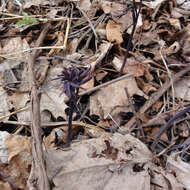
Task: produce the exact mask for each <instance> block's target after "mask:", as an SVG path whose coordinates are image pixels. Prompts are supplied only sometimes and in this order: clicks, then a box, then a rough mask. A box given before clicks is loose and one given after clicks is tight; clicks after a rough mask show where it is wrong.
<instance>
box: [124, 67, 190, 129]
mask: <svg viewBox="0 0 190 190" xmlns="http://www.w3.org/2000/svg"><path fill="white" fill-rule="evenodd" d="M189 71H190V66H188V67H186V68H184V69H183V70H182V71H180V72H178V73H177V74H175V75H174V76H173V78H172V80H173V83H175V82H177V81H178V80H180V78H181V77H182V76H183V75H185V74H186V73H187V72H189ZM170 87H171V81H170V80H167V81H166V82H165V83H164V84H163V86H162V87H161V88H160V89H159V90H157V92H155V93H154V94H152V96H151V97H150V98H149V100H147V101H146V103H145V104H144V105H143V106H142V107H141V108H140V110H139V111H138V114H142V113H145V112H146V111H147V110H148V109H149V108H150V107H151V106H152V105H153V104H154V103H155V102H156V101H157V100H158V99H159V98H160V97H161V96H162V95H163V94H164V93H165V92H166V91H167V90H168V89H169V88H170ZM135 122H136V117H132V118H131V119H130V120H129V122H128V123H127V124H126V125H125V128H126V130H124V132H125V131H126V132H127V131H128V130H129V129H131V128H132V127H133V126H134V124H135Z"/></svg>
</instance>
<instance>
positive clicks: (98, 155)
mask: <svg viewBox="0 0 190 190" xmlns="http://www.w3.org/2000/svg"><path fill="white" fill-rule="evenodd" d="M46 158H47V159H46V162H47V167H48V175H49V177H50V178H52V180H53V183H54V185H55V187H54V188H53V190H63V189H67V190H70V189H74V188H77V189H78V190H80V189H97V188H98V189H103V188H104V189H106V190H111V189H113V190H114V189H121V190H131V189H134V188H135V189H136V190H144V189H150V176H149V172H148V167H146V166H145V165H146V163H148V162H149V161H151V160H152V154H151V152H150V151H149V150H148V148H147V147H146V146H145V145H144V144H143V143H141V142H140V141H139V140H138V139H136V138H135V137H132V136H131V135H124V136H123V135H120V134H118V133H115V134H114V135H113V136H112V137H109V136H108V137H106V136H102V137H101V138H98V139H90V140H84V141H82V142H79V143H75V144H73V145H72V147H71V149H70V150H67V151H61V150H51V151H49V152H47V155H46ZM136 164H139V165H141V166H142V167H143V169H142V170H141V171H135V169H134V166H135V165H136ZM58 166H59V167H58ZM126 178H127V179H128V180H125V179H126ZM68 179H69V180H68ZM129 180H130V183H128V181H129ZM137 180H138V182H139V183H138V184H137V183H136V181H137ZM139 184H140V185H139Z"/></svg>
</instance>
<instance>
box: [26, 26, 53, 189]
mask: <svg viewBox="0 0 190 190" xmlns="http://www.w3.org/2000/svg"><path fill="white" fill-rule="evenodd" d="M50 26H51V24H49V23H48V24H47V25H45V27H44V29H43V30H42V32H41V34H40V36H39V38H38V40H37V42H36V47H39V46H40V45H41V44H42V42H43V40H44V38H45V36H46V34H47V32H48V29H49V28H50ZM37 55H38V51H37V50H34V51H33V52H32V53H31V56H30V57H29V60H28V66H29V79H30V80H29V82H30V88H31V112H30V115H31V132H32V138H33V139H32V156H33V162H32V169H31V173H30V177H29V179H28V182H27V185H28V188H29V189H30V190H31V189H39V190H50V184H49V181H48V177H47V173H46V168H45V163H44V159H43V156H44V155H43V150H42V129H41V126H40V94H39V92H38V87H37V85H36V79H35V73H34V65H35V59H36V57H37Z"/></svg>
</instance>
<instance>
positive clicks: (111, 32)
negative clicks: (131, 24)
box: [106, 20, 123, 44]
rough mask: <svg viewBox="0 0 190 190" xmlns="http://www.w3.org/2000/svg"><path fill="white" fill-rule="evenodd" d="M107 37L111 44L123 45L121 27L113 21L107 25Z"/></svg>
mask: <svg viewBox="0 0 190 190" xmlns="http://www.w3.org/2000/svg"><path fill="white" fill-rule="evenodd" d="M106 36H107V39H108V41H109V42H112V43H116V44H121V43H122V42H123V38H122V34H121V26H120V24H117V23H116V22H114V21H113V20H109V21H108V23H107V25H106Z"/></svg>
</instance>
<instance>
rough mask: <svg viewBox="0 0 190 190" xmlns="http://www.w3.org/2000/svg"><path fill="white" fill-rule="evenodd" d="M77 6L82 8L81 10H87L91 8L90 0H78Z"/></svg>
mask: <svg viewBox="0 0 190 190" xmlns="http://www.w3.org/2000/svg"><path fill="white" fill-rule="evenodd" d="M78 4H79V5H78V6H79V7H80V8H81V9H82V10H83V11H86V12H87V11H89V10H90V9H91V1H90V0H80V1H79V3H78Z"/></svg>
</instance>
